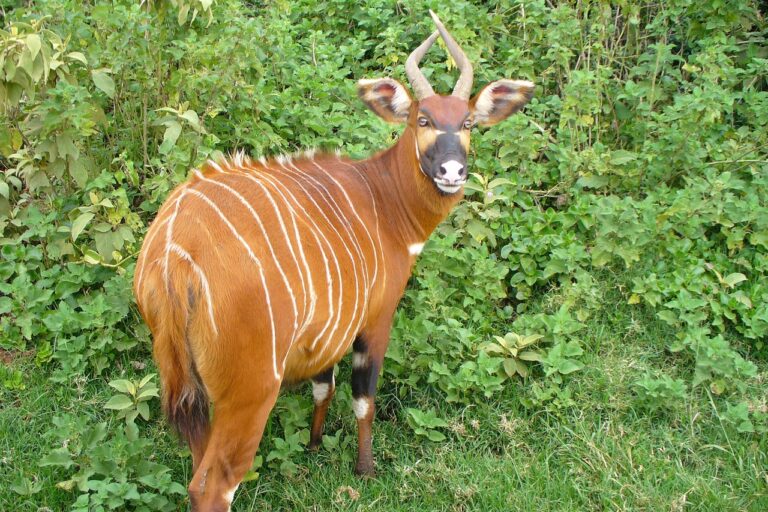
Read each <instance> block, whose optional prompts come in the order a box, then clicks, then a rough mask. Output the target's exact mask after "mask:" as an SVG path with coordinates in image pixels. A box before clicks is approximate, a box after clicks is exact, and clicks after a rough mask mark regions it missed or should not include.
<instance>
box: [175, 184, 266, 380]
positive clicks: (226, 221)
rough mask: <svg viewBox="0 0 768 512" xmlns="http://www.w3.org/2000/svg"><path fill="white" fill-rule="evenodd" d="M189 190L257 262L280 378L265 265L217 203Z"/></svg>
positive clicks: (195, 191)
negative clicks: (208, 207) (210, 210)
mask: <svg viewBox="0 0 768 512" xmlns="http://www.w3.org/2000/svg"><path fill="white" fill-rule="evenodd" d="M187 190H188V191H189V194H191V195H194V196H196V197H198V198H200V199H202V200H203V201H204V202H205V203H206V204H208V206H210V207H211V208H212V209H213V211H215V212H216V213H217V214H218V216H219V217H220V218H221V220H222V221H224V224H226V226H227V227H228V228H229V230H230V231H231V232H232V234H233V235H235V238H236V239H237V240H238V241H239V242H240V243H241V244H242V245H243V247H244V248H245V250H246V252H247V253H248V256H249V257H250V258H251V260H252V261H253V262H254V263H255V264H256V266H257V268H258V270H259V278H260V279H261V285H262V288H263V289H264V297H265V299H266V302H267V311H268V312H269V322H270V325H271V328H272V368H273V370H274V372H275V379H276V380H280V372H279V371H278V369H277V333H276V331H275V317H274V313H273V312H272V300H271V297H270V294H269V287H268V285H267V279H266V276H265V275H264V266H263V265H262V264H261V261H259V259H258V258H257V257H256V255H255V254H254V253H253V250H252V249H251V246H250V245H248V242H246V241H245V239H244V238H243V237H242V236H241V235H240V233H238V232H237V229H235V226H233V225H232V223H231V222H230V221H229V219H228V218H227V217H226V216H225V215H224V213H223V212H222V211H221V209H219V207H218V206H216V204H215V203H214V202H213V201H211V200H210V198H208V196H206V195H205V194H203V193H202V192H200V191H199V190H197V189H187Z"/></svg>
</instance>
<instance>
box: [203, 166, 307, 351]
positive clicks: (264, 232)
mask: <svg viewBox="0 0 768 512" xmlns="http://www.w3.org/2000/svg"><path fill="white" fill-rule="evenodd" d="M194 172H195V176H197V177H198V178H199V179H200V180H202V181H204V182H206V183H211V184H213V185H216V186H218V187H222V188H224V190H226V191H227V192H229V193H230V194H232V195H234V196H235V197H236V198H237V199H238V201H240V203H241V204H242V205H243V206H245V207H246V208H247V209H248V211H249V212H250V214H251V215H252V216H253V218H254V220H255V221H256V224H257V225H258V226H259V229H260V230H261V233H262V235H264V241H265V242H266V243H267V248H268V249H269V252H270V254H271V255H272V259H273V260H274V262H275V267H277V271H278V272H279V273H280V276H281V277H282V278H283V284H285V287H286V288H287V289H288V294H289V295H290V296H291V305H292V306H293V336H296V334H297V332H298V326H299V324H298V322H299V309H298V307H297V306H296V294H294V293H293V288H292V287H291V283H290V281H289V280H288V277H287V276H286V275H285V272H284V271H283V267H282V266H281V265H280V260H279V259H278V257H277V255H276V254H275V249H274V248H273V247H272V242H271V240H270V238H271V237H270V235H269V234H268V233H267V230H266V228H265V227H264V223H263V222H261V219H260V218H259V216H258V214H257V213H256V211H255V210H254V209H253V207H252V206H251V204H250V203H249V202H248V201H246V200H245V198H244V197H243V196H242V194H240V193H239V192H238V191H237V190H235V189H233V188H232V187H230V186H229V185H227V184H225V183H221V182H218V181H216V180H212V179H209V178H206V177H205V176H203V173H201V172H200V171H199V170H197V169H195V171H194Z"/></svg>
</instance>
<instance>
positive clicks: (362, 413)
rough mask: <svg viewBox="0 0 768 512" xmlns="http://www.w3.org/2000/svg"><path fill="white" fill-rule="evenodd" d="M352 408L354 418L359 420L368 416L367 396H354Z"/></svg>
mask: <svg viewBox="0 0 768 512" xmlns="http://www.w3.org/2000/svg"><path fill="white" fill-rule="evenodd" d="M352 410H353V411H355V418H357V419H359V420H361V419H363V418H365V417H366V416H368V398H366V397H363V398H355V399H354V400H352Z"/></svg>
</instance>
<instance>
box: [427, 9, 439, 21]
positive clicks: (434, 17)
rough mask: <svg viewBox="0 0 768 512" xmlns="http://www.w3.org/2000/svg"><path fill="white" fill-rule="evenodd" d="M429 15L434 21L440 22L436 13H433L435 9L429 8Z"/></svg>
mask: <svg viewBox="0 0 768 512" xmlns="http://www.w3.org/2000/svg"><path fill="white" fill-rule="evenodd" d="M429 15H430V16H432V19H433V20H434V21H435V23H440V18H438V17H437V14H435V11H433V10H432V9H430V10H429Z"/></svg>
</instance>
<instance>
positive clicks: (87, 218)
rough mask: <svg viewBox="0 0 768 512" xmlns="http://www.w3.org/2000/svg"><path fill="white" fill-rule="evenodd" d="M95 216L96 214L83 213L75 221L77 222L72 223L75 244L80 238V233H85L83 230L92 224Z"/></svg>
mask: <svg viewBox="0 0 768 512" xmlns="http://www.w3.org/2000/svg"><path fill="white" fill-rule="evenodd" d="M94 216H95V214H93V213H91V212H86V213H81V214H80V215H79V216H78V217H77V218H76V219H75V221H74V222H73V223H72V231H71V234H72V241H73V242H74V241H76V240H77V237H78V236H80V233H82V232H83V230H84V229H85V226H87V225H88V223H89V222H91V219H93V217H94Z"/></svg>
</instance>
